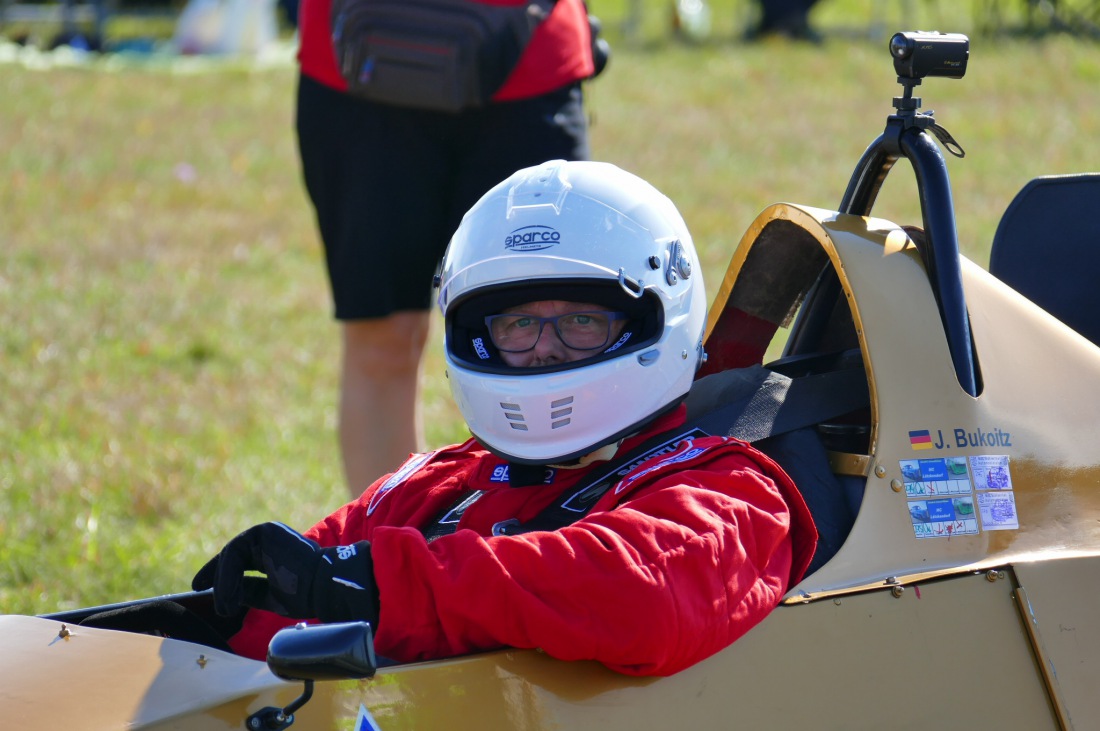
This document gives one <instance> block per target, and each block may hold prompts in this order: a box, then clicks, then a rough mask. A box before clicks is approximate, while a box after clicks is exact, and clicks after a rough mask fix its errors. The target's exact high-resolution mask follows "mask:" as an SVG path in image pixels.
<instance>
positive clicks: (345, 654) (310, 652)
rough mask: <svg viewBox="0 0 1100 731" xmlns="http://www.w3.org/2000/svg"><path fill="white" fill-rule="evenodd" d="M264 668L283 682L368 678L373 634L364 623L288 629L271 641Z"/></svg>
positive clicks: (372, 661)
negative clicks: (267, 668)
mask: <svg viewBox="0 0 1100 731" xmlns="http://www.w3.org/2000/svg"><path fill="white" fill-rule="evenodd" d="M267 666H268V667H269V668H271V672H273V673H275V674H276V675H278V676H279V677H280V678H282V679H283V680H342V679H344V678H370V677H373V676H374V672H375V670H377V668H378V666H377V665H376V664H375V659H374V633H373V632H372V631H371V626H370V625H369V624H368V623H366V622H338V623H334V624H313V625H307V624H298V625H295V626H294V627H287V628H285V629H282V630H279V632H277V633H276V634H275V636H274V637H272V638H271V643H270V644H269V645H268V647H267Z"/></svg>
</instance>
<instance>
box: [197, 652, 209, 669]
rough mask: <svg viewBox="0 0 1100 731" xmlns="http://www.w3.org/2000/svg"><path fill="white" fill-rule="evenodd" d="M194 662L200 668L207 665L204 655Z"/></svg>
mask: <svg viewBox="0 0 1100 731" xmlns="http://www.w3.org/2000/svg"><path fill="white" fill-rule="evenodd" d="M195 662H197V663H198V664H199V667H200V668H205V667H206V663H207V660H206V655H199V659H198V660H195Z"/></svg>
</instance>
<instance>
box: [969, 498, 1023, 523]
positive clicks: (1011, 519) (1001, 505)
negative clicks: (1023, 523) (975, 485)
mask: <svg viewBox="0 0 1100 731" xmlns="http://www.w3.org/2000/svg"><path fill="white" fill-rule="evenodd" d="M978 510H979V511H980V512H981V515H982V527H983V528H985V529H986V530H1017V529H1018V528H1019V527H1020V521H1019V519H1018V518H1017V517H1016V496H1015V495H1014V494H1013V493H1012V492H979V493H978Z"/></svg>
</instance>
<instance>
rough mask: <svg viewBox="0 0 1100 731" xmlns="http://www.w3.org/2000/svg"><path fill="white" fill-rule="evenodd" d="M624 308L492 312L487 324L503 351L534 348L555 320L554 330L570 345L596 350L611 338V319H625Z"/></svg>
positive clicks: (575, 348) (490, 335)
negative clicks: (544, 313)
mask: <svg viewBox="0 0 1100 731" xmlns="http://www.w3.org/2000/svg"><path fill="white" fill-rule="evenodd" d="M625 319H627V317H626V315H625V314H623V313H622V312H605V311H595V312H570V313H568V314H565V315H558V316H557V317H538V316H537V315H522V314H504V315H489V316H488V317H486V318H485V326H486V327H487V328H489V337H490V338H491V339H492V341H493V345H495V346H496V347H497V349H498V350H500V351H501V352H503V353H523V352H525V351H528V350H531V349H532V348H534V347H535V345H536V344H537V343H538V341H539V338H540V337H542V328H543V326H544V325H546V324H547V323H553V325H554V332H556V333H557V334H558V338H559V339H560V340H561V341H562V343H563V344H565V346H566V347H567V348H572V349H573V350H596V349H598V348H602V347H603V346H605V345H607V341H609V340H610V339H611V323H612V322H614V321H615V320H625Z"/></svg>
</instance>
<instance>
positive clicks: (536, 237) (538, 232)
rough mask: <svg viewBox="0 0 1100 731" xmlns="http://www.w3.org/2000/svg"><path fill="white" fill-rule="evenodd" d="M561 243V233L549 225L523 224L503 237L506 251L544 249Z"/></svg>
mask: <svg viewBox="0 0 1100 731" xmlns="http://www.w3.org/2000/svg"><path fill="white" fill-rule="evenodd" d="M560 243H561V234H560V233H558V231H557V230H556V229H554V228H551V227H550V226H541V225H538V226H524V227H522V228H517V229H516V230H515V231H512V232H511V233H510V234H508V235H507V236H505V237H504V248H505V249H507V250H508V251H544V250H546V249H549V248H551V247H553V246H557V245H558V244H560Z"/></svg>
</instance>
